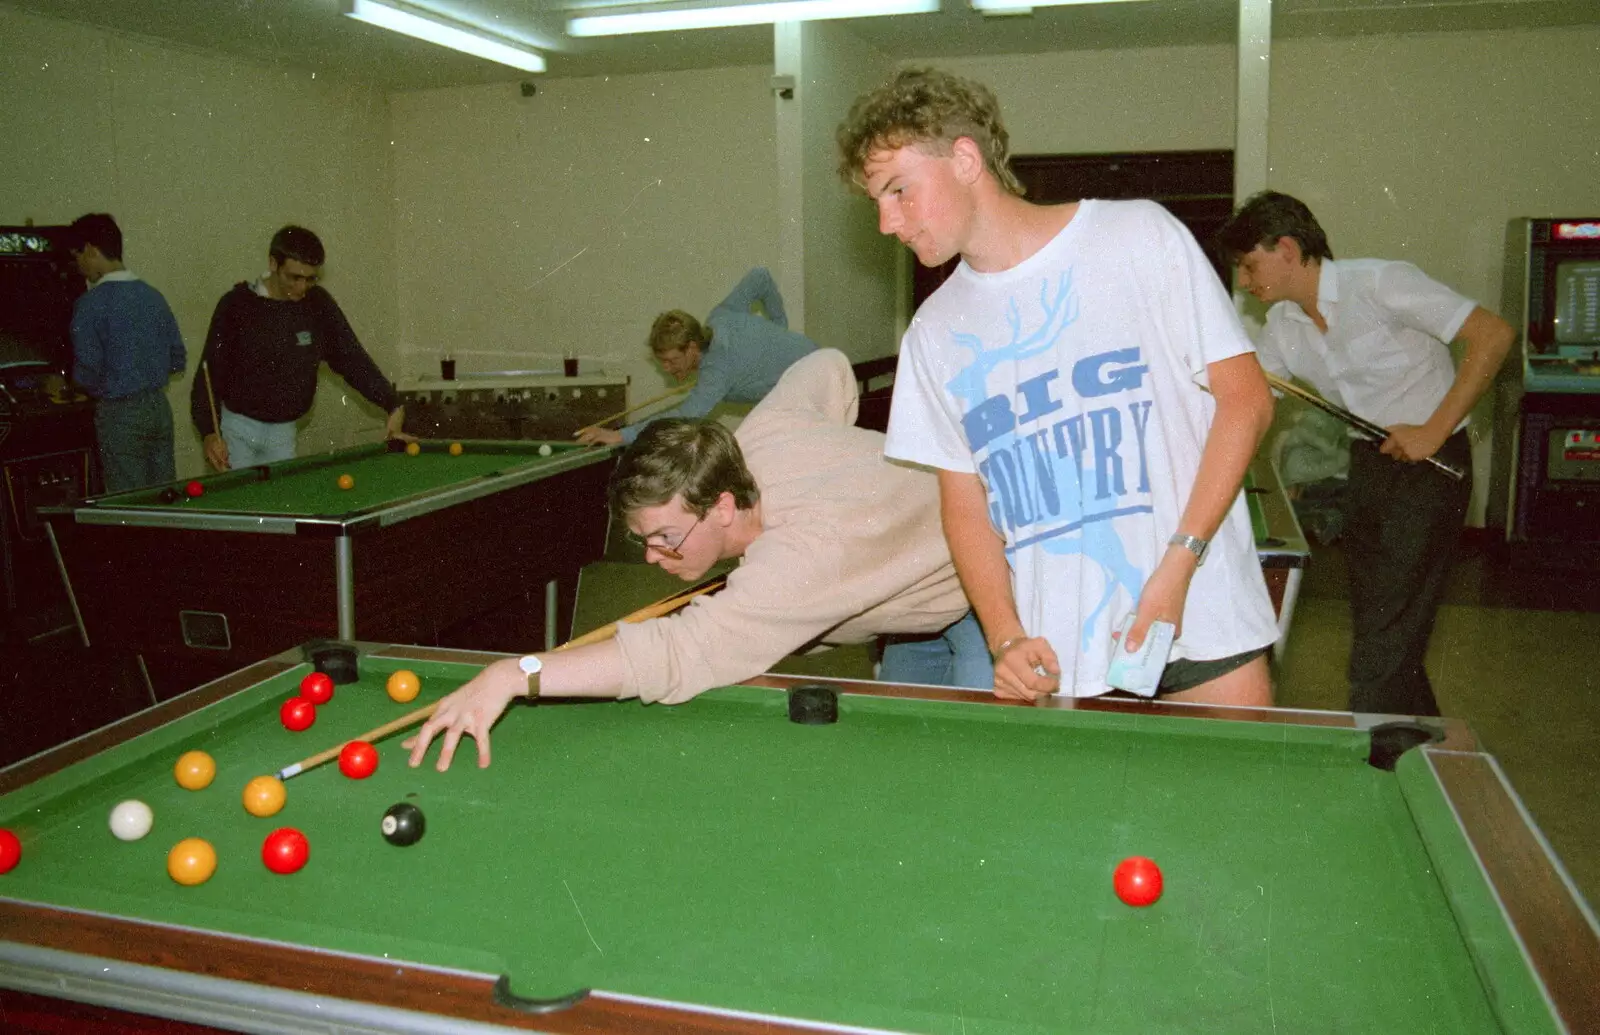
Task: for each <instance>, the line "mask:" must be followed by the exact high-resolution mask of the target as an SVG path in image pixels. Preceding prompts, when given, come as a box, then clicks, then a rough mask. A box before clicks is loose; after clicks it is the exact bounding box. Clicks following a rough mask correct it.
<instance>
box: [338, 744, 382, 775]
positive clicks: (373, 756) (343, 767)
mask: <svg viewBox="0 0 1600 1035" xmlns="http://www.w3.org/2000/svg"><path fill="white" fill-rule="evenodd" d="M377 769H378V749H377V748H375V747H373V746H372V745H371V744H368V743H367V742H366V741H364V740H352V741H351V742H350V743H348V744H346V745H345V746H344V747H343V748H341V749H340V751H339V771H340V772H341V773H343V774H344V775H346V776H348V777H350V779H352V780H365V779H366V778H367V777H369V776H371V775H372V774H373V773H374V772H376V771H377Z"/></svg>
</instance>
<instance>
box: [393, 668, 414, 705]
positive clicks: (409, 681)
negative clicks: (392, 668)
mask: <svg viewBox="0 0 1600 1035" xmlns="http://www.w3.org/2000/svg"><path fill="white" fill-rule="evenodd" d="M384 689H385V690H387V691H388V692H389V696H390V697H391V698H393V699H394V700H396V701H399V702H400V703H401V704H406V703H407V702H409V701H415V700H416V699H417V694H419V693H421V692H422V680H420V679H418V678H417V674H416V673H415V672H413V671H411V670H410V669H408V668H403V669H400V670H399V671H397V672H395V673H394V674H393V675H391V676H390V677H389V681H388V682H387V683H385V684H384Z"/></svg>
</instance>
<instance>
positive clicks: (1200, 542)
mask: <svg viewBox="0 0 1600 1035" xmlns="http://www.w3.org/2000/svg"><path fill="white" fill-rule="evenodd" d="M1167 545H1168V546H1181V547H1183V548H1184V549H1185V550H1188V551H1189V552H1190V553H1192V554H1194V556H1195V563H1196V564H1197V565H1198V564H1204V563H1205V562H1206V550H1207V549H1208V548H1209V547H1210V546H1211V540H1209V539H1201V538H1200V537H1199V536H1194V535H1184V534H1183V533H1182V532H1179V533H1177V534H1176V535H1174V536H1173V537H1172V538H1171V539H1168V540H1167Z"/></svg>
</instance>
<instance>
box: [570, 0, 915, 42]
mask: <svg viewBox="0 0 1600 1035" xmlns="http://www.w3.org/2000/svg"><path fill="white" fill-rule="evenodd" d="M938 9H939V0H776V2H773V3H749V4H726V3H720V4H716V5H714V6H713V5H706V4H676V5H672V6H664V5H663V6H655V7H629V8H623V9H616V10H613V11H611V12H610V13H608V14H591V15H584V16H582V17H578V18H572V19H570V20H568V22H567V35H569V36H619V35H623V34H626V33H634V32H668V31H671V30H673V29H713V28H718V27H721V26H726V25H771V24H773V23H775V22H809V21H817V20H819V19H823V18H871V17H876V16H877V15H883V14H927V13H928V12H930V11H937V10H938Z"/></svg>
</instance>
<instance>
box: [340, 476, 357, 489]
mask: <svg viewBox="0 0 1600 1035" xmlns="http://www.w3.org/2000/svg"><path fill="white" fill-rule="evenodd" d="M355 487H356V480H355V479H354V478H352V477H350V476H349V475H348V474H341V475H340V476H339V488H341V489H353V488H355Z"/></svg>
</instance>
